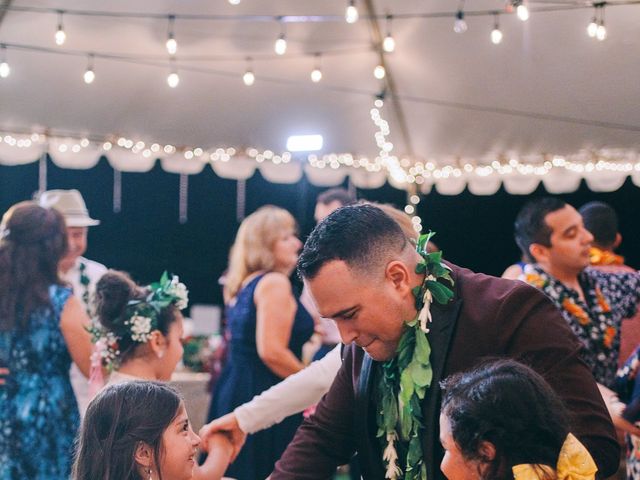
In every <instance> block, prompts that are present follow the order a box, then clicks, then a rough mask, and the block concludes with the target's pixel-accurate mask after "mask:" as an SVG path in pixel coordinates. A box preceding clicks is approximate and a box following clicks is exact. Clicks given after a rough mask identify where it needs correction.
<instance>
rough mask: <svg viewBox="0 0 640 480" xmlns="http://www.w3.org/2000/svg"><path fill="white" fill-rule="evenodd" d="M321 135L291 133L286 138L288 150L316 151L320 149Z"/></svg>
mask: <svg viewBox="0 0 640 480" xmlns="http://www.w3.org/2000/svg"><path fill="white" fill-rule="evenodd" d="M322 144H323V139H322V135H291V136H290V137H289V138H288V139H287V150H288V151H290V152H316V151H318V150H322Z"/></svg>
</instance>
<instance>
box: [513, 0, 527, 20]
mask: <svg viewBox="0 0 640 480" xmlns="http://www.w3.org/2000/svg"><path fill="white" fill-rule="evenodd" d="M516 15H518V18H519V19H520V20H522V21H523V22H526V21H527V20H529V9H528V8H527V6H526V5H525V4H524V3H521V4H520V5H518V7H517V8H516Z"/></svg>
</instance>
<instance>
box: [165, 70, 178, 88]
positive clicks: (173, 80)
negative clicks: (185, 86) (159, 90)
mask: <svg viewBox="0 0 640 480" xmlns="http://www.w3.org/2000/svg"><path fill="white" fill-rule="evenodd" d="M179 83H180V77H179V76H178V72H175V71H173V72H171V73H170V74H169V76H168V77H167V84H168V85H169V86H170V87H171V88H176V87H177V86H178V84H179Z"/></svg>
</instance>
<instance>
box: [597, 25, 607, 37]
mask: <svg viewBox="0 0 640 480" xmlns="http://www.w3.org/2000/svg"><path fill="white" fill-rule="evenodd" d="M596 38H597V39H598V40H600V41H602V40H605V39H606V38H607V28H606V27H605V26H604V23H601V24H600V25H598V29H597V31H596Z"/></svg>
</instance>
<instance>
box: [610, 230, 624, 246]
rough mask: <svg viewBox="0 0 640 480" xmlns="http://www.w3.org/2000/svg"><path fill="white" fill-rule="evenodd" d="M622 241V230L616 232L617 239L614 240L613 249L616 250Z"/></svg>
mask: <svg viewBox="0 0 640 480" xmlns="http://www.w3.org/2000/svg"><path fill="white" fill-rule="evenodd" d="M621 243H622V235H621V234H620V232H618V233H616V239H615V240H614V241H613V245H611V250H615V249H616V248H618V247H619V246H620V244H621Z"/></svg>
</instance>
